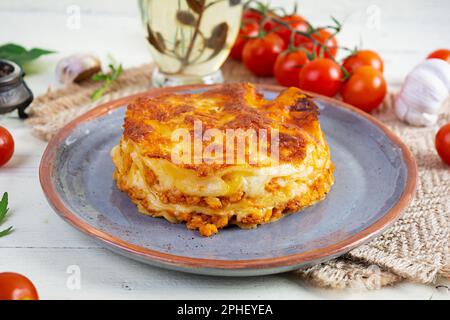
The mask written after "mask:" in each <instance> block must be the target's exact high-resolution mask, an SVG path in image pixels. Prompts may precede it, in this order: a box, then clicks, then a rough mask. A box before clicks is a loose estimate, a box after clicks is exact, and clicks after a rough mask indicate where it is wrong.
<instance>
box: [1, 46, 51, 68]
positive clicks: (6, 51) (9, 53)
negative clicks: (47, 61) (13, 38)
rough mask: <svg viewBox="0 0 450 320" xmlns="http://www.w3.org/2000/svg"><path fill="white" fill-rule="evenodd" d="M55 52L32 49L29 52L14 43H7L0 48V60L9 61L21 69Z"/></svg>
mask: <svg viewBox="0 0 450 320" xmlns="http://www.w3.org/2000/svg"><path fill="white" fill-rule="evenodd" d="M55 52H56V51H51V50H47V49H41V48H32V49H31V50H27V49H25V48H24V47H22V46H20V45H18V44H15V43H7V44H4V45H2V46H0V58H1V59H7V60H11V61H13V62H15V63H17V64H18V65H20V66H22V67H23V66H24V65H25V64H27V63H29V62H31V61H33V60H36V59H38V58H39V57H41V56H43V55H47V54H52V53H55Z"/></svg>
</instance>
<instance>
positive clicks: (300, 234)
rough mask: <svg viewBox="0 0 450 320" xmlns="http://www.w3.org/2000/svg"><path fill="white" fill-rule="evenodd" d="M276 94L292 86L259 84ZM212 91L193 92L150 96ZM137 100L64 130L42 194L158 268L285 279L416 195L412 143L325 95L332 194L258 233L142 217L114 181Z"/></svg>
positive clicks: (105, 240)
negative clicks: (207, 230) (202, 229)
mask: <svg viewBox="0 0 450 320" xmlns="http://www.w3.org/2000/svg"><path fill="white" fill-rule="evenodd" d="M259 89H260V91H262V92H263V93H264V94H265V96H266V97H267V98H269V99H270V98H273V97H274V96H276V95H277V94H278V92H279V91H280V90H282V88H279V87H275V86H259ZM199 90H205V86H190V87H178V88H166V89H155V90H151V91H149V92H147V93H145V94H146V95H158V94H161V93H163V92H164V93H167V92H175V93H176V92H186V91H199ZM132 98H133V97H128V98H124V99H121V100H118V101H114V102H111V103H107V104H105V105H102V106H100V107H98V108H96V109H94V110H92V111H90V112H88V113H87V114H85V115H83V116H81V117H80V118H78V119H76V120H74V121H73V122H71V123H70V124H69V125H67V126H66V127H65V128H63V129H62V130H61V131H60V132H59V133H58V134H57V135H56V136H55V137H54V138H53V139H52V141H51V142H50V143H49V145H48V147H47V150H46V151H45V153H44V156H43V158H42V162H41V167H40V179H41V184H42V188H43V190H44V192H45V194H46V196H47V198H48V200H49V202H50V204H51V205H52V206H53V208H54V209H55V211H56V212H57V213H58V214H59V215H60V216H61V217H62V218H64V219H65V220H66V221H68V222H69V223H70V224H72V225H73V226H74V227H75V228H77V229H79V230H81V231H82V232H84V233H86V234H87V235H89V236H91V237H92V238H94V239H96V240H97V241H99V242H100V243H102V244H104V245H105V246H107V247H108V248H110V249H112V250H114V251H116V252H118V253H120V254H124V255H126V256H128V257H130V258H133V259H137V260H140V261H143V262H146V263H149V264H151V265H155V266H159V267H164V268H168V269H173V270H180V271H187V272H192V273H199V274H208V275H229V276H249V275H263V274H271V273H278V272H284V271H289V270H293V269H296V268H298V267H303V266H307V265H311V264H315V263H318V262H322V261H325V260H328V259H331V258H333V257H336V256H338V255H341V254H343V253H345V252H347V251H349V250H350V249H352V248H354V247H356V246H358V245H361V244H362V243H364V242H366V241H368V240H369V239H370V238H372V237H374V236H375V235H377V234H378V233H380V232H381V231H382V230H383V229H385V228H386V227H387V226H388V225H390V224H391V223H392V222H393V221H395V219H396V218H398V216H399V215H400V214H401V212H402V210H403V209H404V208H405V207H406V206H407V204H408V203H409V201H410V200H411V198H412V195H413V192H414V190H415V183H416V175H417V172H416V165H415V162H414V158H413V157H412V155H411V153H410V151H409V150H408V149H407V147H406V146H405V145H404V144H403V143H402V142H401V141H400V140H399V139H398V138H397V137H396V136H395V135H394V134H392V133H391V132H390V131H389V130H388V129H387V128H385V127H384V126H383V125H382V124H381V123H379V122H378V121H377V120H375V119H374V118H372V117H371V116H369V115H367V114H365V113H363V112H360V111H359V110H356V109H354V108H352V107H350V106H347V105H345V104H343V103H341V102H338V101H336V100H333V99H329V98H324V97H319V96H315V101H316V103H317V104H318V105H319V107H320V109H321V116H320V122H321V125H322V129H323V130H324V132H325V135H326V138H327V141H328V143H329V146H330V148H331V155H332V159H333V162H334V164H335V166H336V171H335V184H334V186H333V187H332V190H331V192H330V193H329V194H328V196H327V198H326V199H325V200H324V201H322V202H320V203H318V204H316V205H315V206H312V207H310V208H308V209H306V210H303V211H302V212H301V213H298V214H292V215H288V216H286V217H285V218H283V219H281V220H279V221H277V222H275V223H271V224H268V225H263V226H260V227H258V228H257V229H253V230H242V229H239V228H237V227H231V228H227V229H224V230H222V231H221V232H219V234H217V235H215V236H213V237H210V238H204V237H200V236H199V235H198V234H197V233H196V232H193V231H191V230H188V229H186V226H185V225H182V224H171V223H169V222H167V221H166V220H163V219H158V218H152V217H149V216H145V215H142V214H140V213H138V211H137V209H136V207H135V206H134V205H133V204H132V203H131V201H130V200H129V198H128V196H127V195H126V194H124V193H122V192H120V191H119V190H118V189H117V188H116V185H115V183H114V182H113V180H112V173H113V169H114V168H113V164H112V162H111V158H110V155H109V151H110V149H111V148H112V147H113V146H114V145H116V144H117V142H118V141H119V138H120V136H121V134H122V121H123V116H124V111H125V106H126V105H127V103H128V102H129V101H130V99H132Z"/></svg>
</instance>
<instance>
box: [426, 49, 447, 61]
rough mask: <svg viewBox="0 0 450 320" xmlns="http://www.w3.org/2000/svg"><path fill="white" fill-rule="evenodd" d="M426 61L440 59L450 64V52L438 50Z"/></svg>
mask: <svg viewBox="0 0 450 320" xmlns="http://www.w3.org/2000/svg"><path fill="white" fill-rule="evenodd" d="M427 59H441V60H444V61H447V62H448V63H450V50H448V49H439V50H436V51H433V52H432V53H430V54H429V55H428V57H427Z"/></svg>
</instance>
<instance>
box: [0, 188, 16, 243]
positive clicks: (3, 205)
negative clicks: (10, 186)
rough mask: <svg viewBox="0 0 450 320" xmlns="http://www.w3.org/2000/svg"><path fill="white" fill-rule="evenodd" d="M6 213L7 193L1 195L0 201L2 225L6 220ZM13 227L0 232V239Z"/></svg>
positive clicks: (0, 221) (0, 220)
mask: <svg viewBox="0 0 450 320" xmlns="http://www.w3.org/2000/svg"><path fill="white" fill-rule="evenodd" d="M7 212H8V192H5V193H3V196H2V200H0V223H2V222H3V221H4V220H5V218H6V213H7ZM12 230H13V227H9V228H7V229H5V230H3V231H0V237H4V236H6V235H8V234H10V233H11V232H12Z"/></svg>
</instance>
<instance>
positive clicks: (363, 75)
mask: <svg viewBox="0 0 450 320" xmlns="http://www.w3.org/2000/svg"><path fill="white" fill-rule="evenodd" d="M386 90H387V86H386V81H384V78H383V74H382V73H381V72H380V71H378V70H375V69H374V68H372V67H369V66H364V67H360V68H358V69H356V71H355V72H354V73H353V75H352V76H351V77H350V78H349V79H348V80H347V82H346V83H345V84H344V86H343V87H342V90H341V94H342V99H343V100H344V101H345V102H347V103H350V104H351V105H353V106H355V107H357V108H359V109H362V110H364V111H366V112H371V111H372V110H373V109H375V108H376V107H378V106H379V105H380V103H381V102H383V100H384V97H385V96H386Z"/></svg>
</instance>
